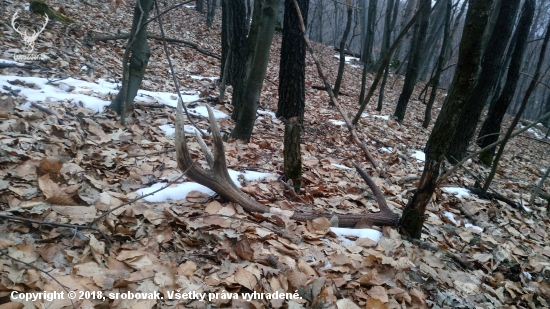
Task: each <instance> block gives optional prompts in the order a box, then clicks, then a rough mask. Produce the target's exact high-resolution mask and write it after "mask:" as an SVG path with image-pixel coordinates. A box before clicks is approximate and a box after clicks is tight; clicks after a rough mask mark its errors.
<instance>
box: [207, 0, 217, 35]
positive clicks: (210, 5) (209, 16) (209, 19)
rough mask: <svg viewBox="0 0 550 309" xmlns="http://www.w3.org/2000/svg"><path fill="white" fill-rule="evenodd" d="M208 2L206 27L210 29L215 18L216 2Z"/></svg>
mask: <svg viewBox="0 0 550 309" xmlns="http://www.w3.org/2000/svg"><path fill="white" fill-rule="evenodd" d="M207 1H208V12H207V13H206V26H207V27H208V28H212V23H213V22H214V17H216V0H207Z"/></svg>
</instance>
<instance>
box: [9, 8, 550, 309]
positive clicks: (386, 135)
mask: <svg viewBox="0 0 550 309" xmlns="http://www.w3.org/2000/svg"><path fill="white" fill-rule="evenodd" d="M48 3H49V4H50V5H52V6H53V7H54V8H56V9H59V10H61V9H62V10H63V11H64V12H65V13H66V14H67V15H68V16H70V17H71V18H73V19H74V20H76V21H77V22H76V23H75V24H72V25H65V24H61V23H59V22H53V21H50V23H49V24H48V26H47V27H46V29H45V30H44V32H43V33H41V34H40V36H39V38H38V40H37V42H36V47H35V51H34V53H38V54H43V55H45V56H46V57H47V58H48V60H45V61H38V62H34V63H32V65H34V66H33V67H27V68H22V67H17V66H16V67H10V68H3V69H0V70H1V71H0V165H1V168H0V308H1V309H3V308H35V307H36V308H50V309H54V308H73V307H74V308H77V307H78V308H213V306H214V305H215V306H216V307H232V308H309V307H312V308H325V307H323V304H324V303H328V304H330V305H331V306H332V307H334V306H336V308H340V309H342V308H348V309H351V308H427V307H431V308H543V307H548V302H550V284H549V282H550V281H549V280H550V272H549V271H550V260H549V257H550V240H549V238H548V226H549V224H550V220H549V219H548V211H547V208H546V201H543V200H542V199H540V198H537V199H536V200H535V203H534V204H529V203H528V200H529V197H530V194H531V192H532V190H533V189H534V188H535V187H536V185H537V184H538V182H539V179H540V177H542V174H543V173H544V169H545V168H548V167H549V166H550V160H549V158H548V155H547V153H548V146H547V145H548V142H550V140H548V139H544V138H543V137H544V134H543V132H541V131H540V129H537V128H535V129H532V130H530V131H528V132H526V133H525V134H522V135H520V136H519V137H516V138H515V139H513V140H512V141H511V142H510V143H509V144H508V145H507V146H506V147H507V150H506V152H505V155H504V157H503V158H502V160H501V162H500V167H499V170H498V174H497V176H496V177H495V180H494V182H493V184H492V189H493V190H494V191H496V192H499V193H501V194H502V195H504V196H506V197H507V198H509V199H512V200H514V201H516V202H518V203H522V205H524V206H523V207H524V210H521V209H516V208H512V207H510V205H508V204H506V203H503V202H500V201H491V200H484V199H480V198H478V197H476V196H475V195H472V194H470V193H469V192H468V191H467V190H465V189H464V187H465V186H473V185H474V182H475V178H474V176H475V177H477V175H481V176H485V175H486V174H487V173H488V171H489V169H488V167H486V166H483V165H481V164H480V163H479V162H478V161H476V160H475V159H474V160H473V161H470V162H468V163H466V164H465V165H464V168H463V169H461V170H459V171H458V172H457V173H455V174H454V175H452V176H451V177H449V179H448V180H447V182H445V183H444V184H442V185H441V186H440V188H438V190H437V192H436V194H435V195H434V197H433V201H432V202H431V203H430V205H429V207H428V210H427V212H426V223H425V227H424V233H423V234H422V243H421V244H420V245H419V244H418V243H417V244H413V243H411V242H409V241H407V240H405V239H402V238H401V236H400V235H399V234H398V232H397V230H396V229H395V228H384V229H382V230H379V231H377V230H376V227H374V228H373V229H374V230H372V229H358V230H351V229H345V230H339V229H334V228H330V226H327V225H326V222H325V221H326V220H325V221H322V220H319V221H315V220H314V221H313V222H295V221H293V220H289V219H288V218H289V217H290V215H291V213H292V211H301V210H306V211H312V210H321V209H322V210H324V211H327V212H334V213H339V214H343V213H363V212H365V211H367V212H369V211H370V212H376V211H378V207H377V203H376V200H375V199H374V197H373V195H372V193H371V191H370V190H369V189H368V188H367V187H366V185H365V184H364V183H363V181H362V180H361V178H360V177H359V176H358V175H357V173H356V172H355V170H354V169H352V168H350V166H352V165H351V160H355V161H358V162H361V163H360V164H361V166H362V167H363V169H364V170H366V171H367V173H369V174H370V175H373V177H375V182H376V183H377V185H378V186H379V187H380V188H381V189H382V191H383V192H384V194H385V197H386V199H387V201H388V204H389V206H390V208H392V210H393V211H395V212H397V213H401V212H402V210H403V207H404V206H405V205H406V203H407V201H408V200H409V199H410V198H411V197H412V194H413V190H414V188H416V185H417V181H418V176H420V175H421V172H422V169H423V164H424V163H423V153H422V149H423V148H424V146H425V143H426V140H427V138H428V136H429V133H430V130H431V128H432V126H433V124H432V126H430V128H429V129H423V128H422V127H421V120H422V119H423V114H424V105H423V104H422V103H421V102H420V101H418V100H416V98H417V96H418V92H419V91H420V88H421V87H420V86H421V85H419V86H418V87H417V90H416V91H415V94H414V95H413V99H412V100H411V102H410V103H409V107H408V110H407V116H406V118H405V121H404V122H403V124H398V123H397V122H396V121H394V120H393V119H392V117H391V115H392V114H393V111H394V108H395V105H396V102H397V99H398V96H399V94H400V89H401V86H402V77H401V76H397V77H396V76H391V77H390V79H389V82H388V85H387V88H386V100H385V102H384V108H383V110H382V111H381V112H376V111H374V108H373V106H374V105H375V103H374V102H371V103H370V105H369V106H368V107H367V110H366V112H365V115H364V117H363V118H362V120H361V121H360V123H359V125H358V126H357V130H358V132H359V134H360V135H361V137H362V138H363V139H364V140H366V141H368V147H369V150H370V151H371V153H372V155H373V156H374V158H375V159H376V160H377V161H378V162H379V163H380V164H381V165H382V166H383V168H384V170H385V172H386V174H387V177H386V178H385V179H382V178H378V177H376V175H378V174H379V171H376V170H374V169H373V168H372V166H371V164H370V163H368V162H366V160H365V159H364V157H363V155H362V153H361V151H360V149H359V148H358V147H357V146H356V145H355V144H354V143H353V142H352V140H351V138H350V136H349V133H348V131H347V129H346V128H345V126H343V125H342V123H343V122H342V119H341V116H340V115H339V114H338V113H337V111H336V110H335V109H333V108H330V107H329V106H328V101H329V100H328V96H327V94H326V93H325V92H324V91H321V90H317V89H314V88H312V86H318V85H319V86H320V85H322V82H321V80H320V79H319V78H318V75H317V71H316V69H315V66H314V63H313V61H312V59H311V57H310V56H309V55H308V57H307V73H306V75H307V82H306V116H305V119H306V122H305V124H304V130H303V137H302V157H303V163H304V185H303V191H302V193H301V195H300V196H299V197H296V196H295V195H293V194H291V192H289V191H288V190H287V188H286V187H285V185H284V184H283V183H282V182H281V180H280V179H279V178H280V175H281V173H282V166H283V155H282V148H283V146H282V143H283V134H284V131H283V130H284V125H283V123H282V122H281V121H280V120H278V119H275V118H273V117H274V116H273V115H274V112H275V111H276V108H277V82H278V68H279V64H278V61H279V53H280V48H279V47H280V44H281V35H280V34H279V33H278V34H276V36H275V39H274V42H273V45H272V50H271V51H272V53H271V60H270V63H269V68H268V73H267V78H266V80H267V81H266V82H265V83H264V89H263V91H262V100H261V111H260V112H259V113H260V115H259V116H261V117H260V118H258V121H257V124H256V127H255V130H254V134H253V137H252V139H251V142H250V143H244V142H242V141H236V140H229V141H228V142H226V143H225V152H226V157H227V165H228V168H229V169H230V170H232V172H231V175H232V176H233V177H234V178H235V181H236V182H238V183H239V185H240V186H242V191H244V192H246V193H247V194H249V195H251V196H253V197H254V198H255V199H257V200H258V201H260V202H261V203H263V204H266V205H269V206H272V207H274V208H279V209H281V211H279V217H280V218H279V219H270V220H265V218H264V219H263V220H262V219H261V218H259V217H255V216H250V215H249V214H247V213H246V212H244V211H243V209H242V208H241V207H240V206H239V205H235V204H232V203H228V202H224V201H222V200H220V199H219V198H213V197H212V196H211V194H212V192H211V191H208V190H205V188H204V187H201V186H198V185H197V184H193V183H189V182H184V180H185V177H182V176H183V175H182V172H181V171H180V170H179V169H178V167H177V163H176V161H175V150H174V140H173V138H172V134H173V132H174V129H173V124H174V119H175V115H174V114H175V112H174V109H173V106H175V103H176V96H175V90H174V87H173V84H172V78H171V75H170V72H169V68H168V63H167V60H166V57H165V54H164V51H163V48H162V43H161V42H159V41H153V40H151V41H150V45H151V54H152V55H151V60H150V63H149V66H148V68H147V72H146V76H145V80H144V82H143V85H142V90H140V93H139V94H138V97H137V98H136V101H137V102H136V106H135V108H134V110H133V115H132V116H133V117H132V123H130V124H128V125H126V126H122V125H121V124H119V122H118V118H117V116H116V115H115V114H114V113H112V112H110V111H109V110H107V109H104V107H105V106H106V105H108V104H109V102H110V100H111V99H112V98H113V97H114V95H115V94H116V91H117V90H118V87H119V84H117V82H120V78H121V70H122V62H121V59H122V55H123V52H124V46H125V44H126V41H125V40H118V41H114V40H111V41H105V42H100V41H98V42H92V41H88V42H87V40H86V39H87V38H89V37H96V36H106V35H117V34H121V33H127V32H128V31H129V29H130V23H131V8H130V7H129V6H127V5H125V4H124V3H122V4H120V7H119V8H118V10H117V11H116V12H113V11H112V10H111V8H110V6H109V4H108V3H104V2H99V1H95V0H90V1H83V2H74V3H73V2H71V3H68V2H65V1H49V2H48ZM115 3H119V1H116V2H115ZM174 4H175V3H174ZM12 5H13V7H12V6H10V5H8V4H6V5H5V6H4V11H2V14H0V59H3V60H0V66H2V65H4V66H6V64H9V63H12V61H13V59H14V58H13V55H14V54H16V53H21V52H22V49H23V47H24V46H23V43H22V41H21V39H20V37H19V35H18V34H17V33H15V32H14V31H13V29H12V28H11V26H10V24H11V18H12V16H13V13H14V11H15V10H17V9H19V10H20V17H19V19H18V20H17V22H18V23H19V24H20V27H21V29H32V27H33V26H37V25H41V24H42V23H43V19H42V18H41V17H39V16H36V15H34V14H31V13H30V12H28V11H24V7H25V5H26V4H25V3H23V2H21V1H12ZM164 8H166V7H164V6H162V5H161V8H160V9H161V10H163V9H164ZM165 16H166V17H165V19H164V22H165V29H166V31H167V36H168V37H170V38H175V39H180V40H186V41H190V42H194V43H197V44H199V46H200V47H201V48H202V49H204V50H207V51H210V52H212V53H214V54H218V55H219V54H221V50H220V20H219V12H218V17H217V19H216V22H215V23H214V26H213V28H212V29H208V28H207V27H206V26H205V17H204V16H202V15H200V14H198V13H197V12H196V11H195V10H194V9H193V8H192V7H181V8H178V9H176V10H174V11H172V12H171V13H169V14H167V15H165ZM149 31H150V32H151V33H154V34H158V33H160V32H159V31H158V24H156V23H151V24H150V25H149ZM315 51H316V53H317V54H318V55H319V56H320V59H321V61H322V63H323V66H324V69H325V70H326V72H327V74H328V75H329V78H330V79H331V81H333V80H334V77H335V75H336V70H337V64H338V59H337V58H336V57H335V55H336V54H337V53H336V52H335V51H334V50H333V48H332V47H329V46H326V45H323V44H315ZM169 52H170V57H171V59H172V60H173V63H174V67H175V71H176V75H177V78H178V80H179V85H180V89H181V91H182V93H183V94H184V98H185V100H186V101H188V102H190V103H187V104H188V106H189V108H190V110H191V111H192V113H193V115H194V116H193V117H194V119H195V121H197V122H198V124H199V126H200V127H202V128H203V129H207V128H208V124H207V120H206V118H205V117H204V107H201V106H200V104H197V103H196V102H195V101H196V100H198V99H204V100H208V99H212V98H215V97H217V95H218V94H219V89H218V88H217V86H216V85H215V83H214V82H213V79H214V78H215V77H217V76H219V67H220V62H219V61H218V60H217V59H216V58H214V57H210V56H207V55H204V54H201V53H199V52H197V51H196V50H195V49H192V48H189V47H187V46H185V45H182V44H177V45H176V44H169ZM29 64H30V63H29ZM360 75H361V68H360V64H359V63H357V62H354V61H353V60H352V61H350V62H349V63H348V64H347V66H346V72H345V74H344V82H343V89H342V91H343V92H344V93H346V94H348V95H341V96H340V97H339V101H340V103H341V104H342V105H343V106H344V107H345V109H346V110H347V111H348V112H349V113H350V114H351V115H353V114H354V113H355V112H356V110H357V101H358V93H359V89H360V88H359V87H360ZM371 78H372V77H371V76H369V79H371ZM228 90H229V94H228V95H227V97H228V98H229V99H230V97H231V95H230V93H231V89H228ZM444 96H445V92H444V91H440V93H439V94H438V99H437V102H436V106H435V107H434V114H435V115H434V117H433V119H436V117H437V111H438V109H439V108H440V107H441V104H442V101H443V99H444ZM375 97H377V96H375ZM373 101H374V100H373ZM158 103H160V104H162V106H160V108H159V106H158V105H159V104H158ZM214 103H215V104H214V105H213V107H214V108H215V109H216V110H217V116H216V117H217V118H218V121H219V124H220V126H221V129H222V131H223V132H229V131H230V130H231V128H232V127H233V125H234V124H233V122H232V121H231V120H229V118H228V117H227V115H230V113H231V110H232V106H231V105H230V103H229V102H228V101H225V102H214ZM50 112H51V113H50ZM509 122H510V121H509V119H507V120H506V121H505V123H506V124H508V123H509ZM187 131H190V132H193V129H189V130H187ZM206 140H207V143H208V144H209V143H210V139H209V138H208V137H206ZM190 145H191V149H192V155H193V157H194V158H197V159H198V160H199V161H198V162H199V163H200V164H202V165H205V164H206V162H205V161H204V158H203V157H202V155H201V154H200V151H199V147H198V144H197V142H196V141H195V140H194V139H191V141H190ZM164 186H168V188H166V189H164V190H161V191H159V192H156V194H150V195H145V194H149V193H152V192H154V191H156V190H158V189H162V188H163V187H164ZM549 189H550V188H549V187H548V186H544V187H543V192H544V193H546V194H547V193H548V190H549ZM118 206H122V207H120V208H117V209H115V210H113V209H114V208H116V207H118ZM109 210H113V211H112V212H111V213H110V214H109V215H108V216H106V217H105V218H104V219H101V220H99V221H97V222H94V220H95V219H96V218H98V217H99V216H100V215H101V214H104V213H106V212H107V211H109ZM15 217H17V218H19V219H21V220H22V221H21V220H20V221H17V220H16V219H14V218H15ZM281 219H282V220H281ZM32 220H34V221H32ZM37 222H38V223H37ZM40 222H45V223H40ZM92 222H94V223H93V224H92V225H90V223H92ZM56 224H57V225H56ZM63 224H65V226H63ZM285 224H286V225H285ZM75 226H91V227H93V228H94V229H85V228H75ZM281 226H282V227H281ZM281 228H285V229H286V233H287V235H290V236H291V237H292V238H294V239H301V241H300V242H299V243H293V242H292V241H291V240H289V239H287V238H285V237H283V236H281V233H279V232H278V231H279V230H280V229H281ZM296 291H299V292H296ZM14 292H16V293H14ZM40 292H43V293H44V294H39V293H40ZM52 292H60V293H61V292H63V293H64V296H63V297H62V299H57V300H51V299H22V298H23V296H25V295H24V294H17V293H27V294H26V295H27V296H28V295H30V297H31V298H32V297H34V296H38V295H42V296H43V298H46V296H48V295H49V296H51V295H52V294H46V293H52ZM69 292H75V293H76V294H74V295H76V298H74V299H73V300H70V299H69ZM253 292H256V294H251V293H253ZM295 292H296V294H295ZM30 293H33V294H30ZM117 293H118V294H117ZM129 293H133V294H129ZM135 293H146V294H135ZM129 295H133V296H134V299H128V298H129V297H128V296H129ZM136 295H138V296H140V297H143V298H146V299H135V298H136V297H137V296H136ZM202 297H204V298H202Z"/></svg>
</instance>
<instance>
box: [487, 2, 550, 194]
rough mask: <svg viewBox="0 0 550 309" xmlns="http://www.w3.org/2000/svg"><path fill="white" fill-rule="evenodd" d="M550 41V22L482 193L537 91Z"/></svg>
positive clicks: (491, 178) (532, 3)
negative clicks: (534, 92)
mask: <svg viewBox="0 0 550 309" xmlns="http://www.w3.org/2000/svg"><path fill="white" fill-rule="evenodd" d="M526 3H529V5H533V6H534V0H526ZM549 39H550V22H549V23H548V26H547V28H546V33H545V35H544V40H543V41H542V47H541V49H540V54H539V60H538V61H537V66H536V68H535V74H534V75H533V78H532V79H531V82H530V83H529V87H528V88H527V91H526V92H525V96H524V97H523V100H522V101H521V106H520V108H519V110H518V112H517V114H516V116H515V117H514V120H512V124H511V125H510V127H509V128H508V131H506V135H505V136H504V142H502V144H501V145H500V147H499V148H498V152H497V155H496V156H495V159H494V161H493V166H492V167H491V172H490V173H489V175H488V176H487V178H486V179H485V183H484V184H483V189H482V192H483V193H486V192H487V190H488V189H489V186H490V185H491V182H492V181H493V178H494V177H495V174H496V172H497V168H498V162H499V160H500V158H501V157H502V154H503V153H504V148H505V147H506V143H507V142H508V140H509V139H510V136H511V135H512V133H513V132H514V128H515V127H516V125H517V124H518V123H519V120H520V119H521V115H522V114H523V111H524V110H525V107H527V102H528V101H529V98H530V97H531V94H532V93H533V91H534V90H535V88H536V87H537V85H538V80H539V78H540V75H541V74H540V73H541V67H542V64H543V63H544V55H545V54H546V47H547V46H548V40H549Z"/></svg>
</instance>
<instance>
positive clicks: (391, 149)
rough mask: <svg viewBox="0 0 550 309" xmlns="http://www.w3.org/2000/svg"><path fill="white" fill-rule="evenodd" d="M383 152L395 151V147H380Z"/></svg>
mask: <svg viewBox="0 0 550 309" xmlns="http://www.w3.org/2000/svg"><path fill="white" fill-rule="evenodd" d="M378 150H380V151H382V152H389V153H392V152H393V148H392V147H382V148H380V149H378Z"/></svg>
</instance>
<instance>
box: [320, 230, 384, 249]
mask: <svg viewBox="0 0 550 309" xmlns="http://www.w3.org/2000/svg"><path fill="white" fill-rule="evenodd" d="M330 230H331V231H332V232H333V233H334V234H336V235H337V236H338V239H339V240H340V242H341V243H342V244H343V245H345V246H350V245H355V242H354V241H350V240H349V239H347V238H345V237H344V236H351V237H357V238H369V239H371V240H373V241H375V242H378V241H380V237H382V232H380V231H377V230H373V229H348V228H342V227H331V228H330Z"/></svg>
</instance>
